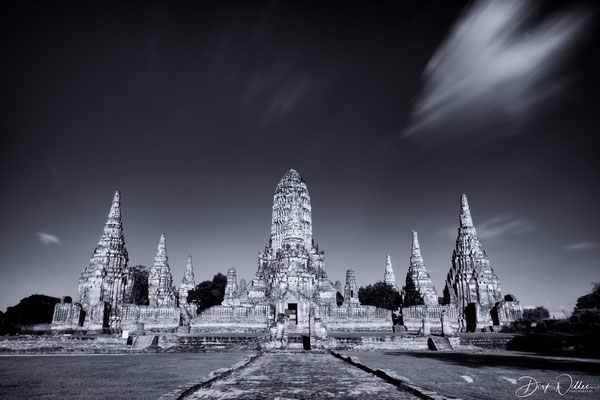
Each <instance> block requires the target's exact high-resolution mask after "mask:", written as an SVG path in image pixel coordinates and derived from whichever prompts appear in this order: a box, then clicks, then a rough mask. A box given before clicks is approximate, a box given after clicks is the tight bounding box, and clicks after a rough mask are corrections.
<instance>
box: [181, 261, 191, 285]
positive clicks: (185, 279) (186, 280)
mask: <svg viewBox="0 0 600 400" xmlns="http://www.w3.org/2000/svg"><path fill="white" fill-rule="evenodd" d="M190 282H194V266H193V264H192V256H191V255H189V256H188V259H187V265H186V266H185V274H183V279H182V280H181V283H190Z"/></svg>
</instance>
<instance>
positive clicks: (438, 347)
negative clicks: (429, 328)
mask: <svg viewBox="0 0 600 400" xmlns="http://www.w3.org/2000/svg"><path fill="white" fill-rule="evenodd" d="M427 347H429V350H432V351H453V350H454V348H453V347H452V344H451V343H450V340H448V338H447V337H439V336H431V337H429V339H427Z"/></svg>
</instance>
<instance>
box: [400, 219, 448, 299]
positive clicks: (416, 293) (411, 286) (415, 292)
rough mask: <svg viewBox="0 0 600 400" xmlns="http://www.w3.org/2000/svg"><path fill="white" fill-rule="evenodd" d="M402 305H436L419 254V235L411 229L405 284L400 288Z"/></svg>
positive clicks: (431, 285) (431, 283)
mask: <svg viewBox="0 0 600 400" xmlns="http://www.w3.org/2000/svg"><path fill="white" fill-rule="evenodd" d="M402 292H403V299H402V301H403V303H404V307H409V306H418V305H427V306H437V305H438V304H439V302H438V296H437V292H436V291H435V287H434V286H433V282H432V281H431V277H430V276H429V273H428V272H427V267H426V266H425V262H424V261H423V257H422V256H421V248H420V246H419V236H418V235H417V232H416V231H412V249H411V255H410V265H409V266H408V273H407V274H406V285H405V286H404V288H403V289H402Z"/></svg>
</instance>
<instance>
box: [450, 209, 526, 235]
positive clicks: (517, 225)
mask: <svg viewBox="0 0 600 400" xmlns="http://www.w3.org/2000/svg"><path fill="white" fill-rule="evenodd" d="M475 228H476V229H477V235H478V236H479V237H480V238H481V239H485V240H493V239H498V238H500V237H503V236H507V235H520V234H523V233H527V232H530V231H532V230H535V229H537V226H536V225H535V224H534V223H533V222H531V221H530V220H528V219H527V218H514V217H511V216H509V215H497V216H494V217H491V218H488V219H485V220H483V221H481V222H479V223H477V221H475ZM457 234H458V224H457V226H453V227H448V228H444V229H441V230H440V231H438V235H439V236H446V237H451V238H456V235H457Z"/></svg>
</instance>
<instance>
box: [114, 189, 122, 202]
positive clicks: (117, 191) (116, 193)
mask: <svg viewBox="0 0 600 400" xmlns="http://www.w3.org/2000/svg"><path fill="white" fill-rule="evenodd" d="M113 201H121V191H120V190H116V191H115V196H114V197H113Z"/></svg>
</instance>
